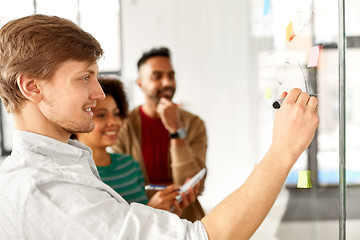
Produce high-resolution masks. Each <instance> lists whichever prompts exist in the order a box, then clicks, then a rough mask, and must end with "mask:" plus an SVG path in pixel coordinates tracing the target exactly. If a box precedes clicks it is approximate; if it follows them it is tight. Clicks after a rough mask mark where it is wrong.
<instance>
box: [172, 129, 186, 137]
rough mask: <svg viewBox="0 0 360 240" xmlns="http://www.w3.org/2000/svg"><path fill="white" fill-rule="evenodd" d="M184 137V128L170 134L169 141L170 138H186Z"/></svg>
mask: <svg viewBox="0 0 360 240" xmlns="http://www.w3.org/2000/svg"><path fill="white" fill-rule="evenodd" d="M186 136H187V132H186V130H185V128H179V129H178V130H176V132H174V133H170V139H172V138H180V139H184V138H186Z"/></svg>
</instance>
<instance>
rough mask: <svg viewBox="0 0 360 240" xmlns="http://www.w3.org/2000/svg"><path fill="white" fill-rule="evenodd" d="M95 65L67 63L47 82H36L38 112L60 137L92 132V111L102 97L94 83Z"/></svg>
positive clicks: (97, 85) (96, 72)
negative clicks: (39, 96) (37, 85)
mask: <svg viewBox="0 0 360 240" xmlns="http://www.w3.org/2000/svg"><path fill="white" fill-rule="evenodd" d="M98 72H99V69H98V65H97V64H96V63H88V62H79V61H74V60H68V61H66V62H64V63H63V64H62V65H61V66H60V67H59V69H58V70H57V71H56V72H55V74H54V76H53V77H52V78H51V79H47V80H40V84H41V86H42V88H41V90H42V91H43V98H42V101H41V102H40V104H39V107H40V110H41V112H42V114H43V115H44V116H45V118H46V119H47V120H48V121H49V123H50V126H52V127H53V128H54V129H55V131H57V132H59V133H60V134H73V133H77V132H90V131H92V130H93V129H94V123H93V121H92V117H93V112H92V109H93V108H94V107H95V106H96V102H97V100H100V99H104V97H105V95H104V92H103V91H102V89H101V86H100V84H99V82H98V81H97V74H98Z"/></svg>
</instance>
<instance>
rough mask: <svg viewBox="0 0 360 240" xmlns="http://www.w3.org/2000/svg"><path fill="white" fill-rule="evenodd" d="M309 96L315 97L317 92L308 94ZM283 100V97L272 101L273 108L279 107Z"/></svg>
mask: <svg viewBox="0 0 360 240" xmlns="http://www.w3.org/2000/svg"><path fill="white" fill-rule="evenodd" d="M309 96H310V97H316V96H317V94H310V95H309ZM284 100H285V98H279V99H278V100H276V101H275V102H273V104H272V106H273V108H275V109H279V108H280V107H281V104H282V103H283V101H284Z"/></svg>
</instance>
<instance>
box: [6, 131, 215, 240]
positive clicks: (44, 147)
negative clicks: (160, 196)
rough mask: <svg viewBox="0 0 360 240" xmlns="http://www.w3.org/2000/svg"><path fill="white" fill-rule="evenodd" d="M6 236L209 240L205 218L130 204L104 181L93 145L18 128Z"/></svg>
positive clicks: (9, 171) (9, 168)
mask: <svg viewBox="0 0 360 240" xmlns="http://www.w3.org/2000/svg"><path fill="white" fill-rule="evenodd" d="M0 239H4V240H5V239H34V240H39V239H77V240H78V239H86V240H88V239H106V240H108V239H155V240H160V239H196V240H200V239H208V238H207V234H206V231H205V228H204V227H203V225H202V223H201V222H200V221H197V222H195V223H191V222H189V221H187V220H184V219H180V218H179V217H178V216H176V215H175V214H171V213H169V212H167V211H162V210H156V209H153V208H151V207H148V206H144V205H141V204H137V203H133V204H131V205H129V204H128V203H127V202H126V201H125V200H124V199H123V198H122V197H121V196H120V195H118V194H117V193H116V192H115V191H114V190H113V189H111V188H110V187H109V186H107V185H106V184H104V183H103V182H102V181H101V180H100V178H99V174H98V172H97V170H96V166H95V163H94V161H93V159H92V151H91V149H90V148H88V147H87V146H85V145H83V144H81V143H79V142H76V141H73V140H69V143H68V144H65V143H62V142H60V141H57V140H55V139H52V138H49V137H46V136H42V135H39V134H35V133H31V132H25V131H14V135H13V151H12V154H11V156H9V157H8V158H6V159H5V161H4V162H3V164H2V165H1V167H0Z"/></svg>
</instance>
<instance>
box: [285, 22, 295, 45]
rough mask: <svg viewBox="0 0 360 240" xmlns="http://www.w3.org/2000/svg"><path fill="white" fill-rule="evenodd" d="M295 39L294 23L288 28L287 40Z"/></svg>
mask: <svg viewBox="0 0 360 240" xmlns="http://www.w3.org/2000/svg"><path fill="white" fill-rule="evenodd" d="M294 37H295V34H294V30H293V26H292V22H290V23H289V25H288V26H287V28H286V40H288V41H291V40H293V38H294Z"/></svg>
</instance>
